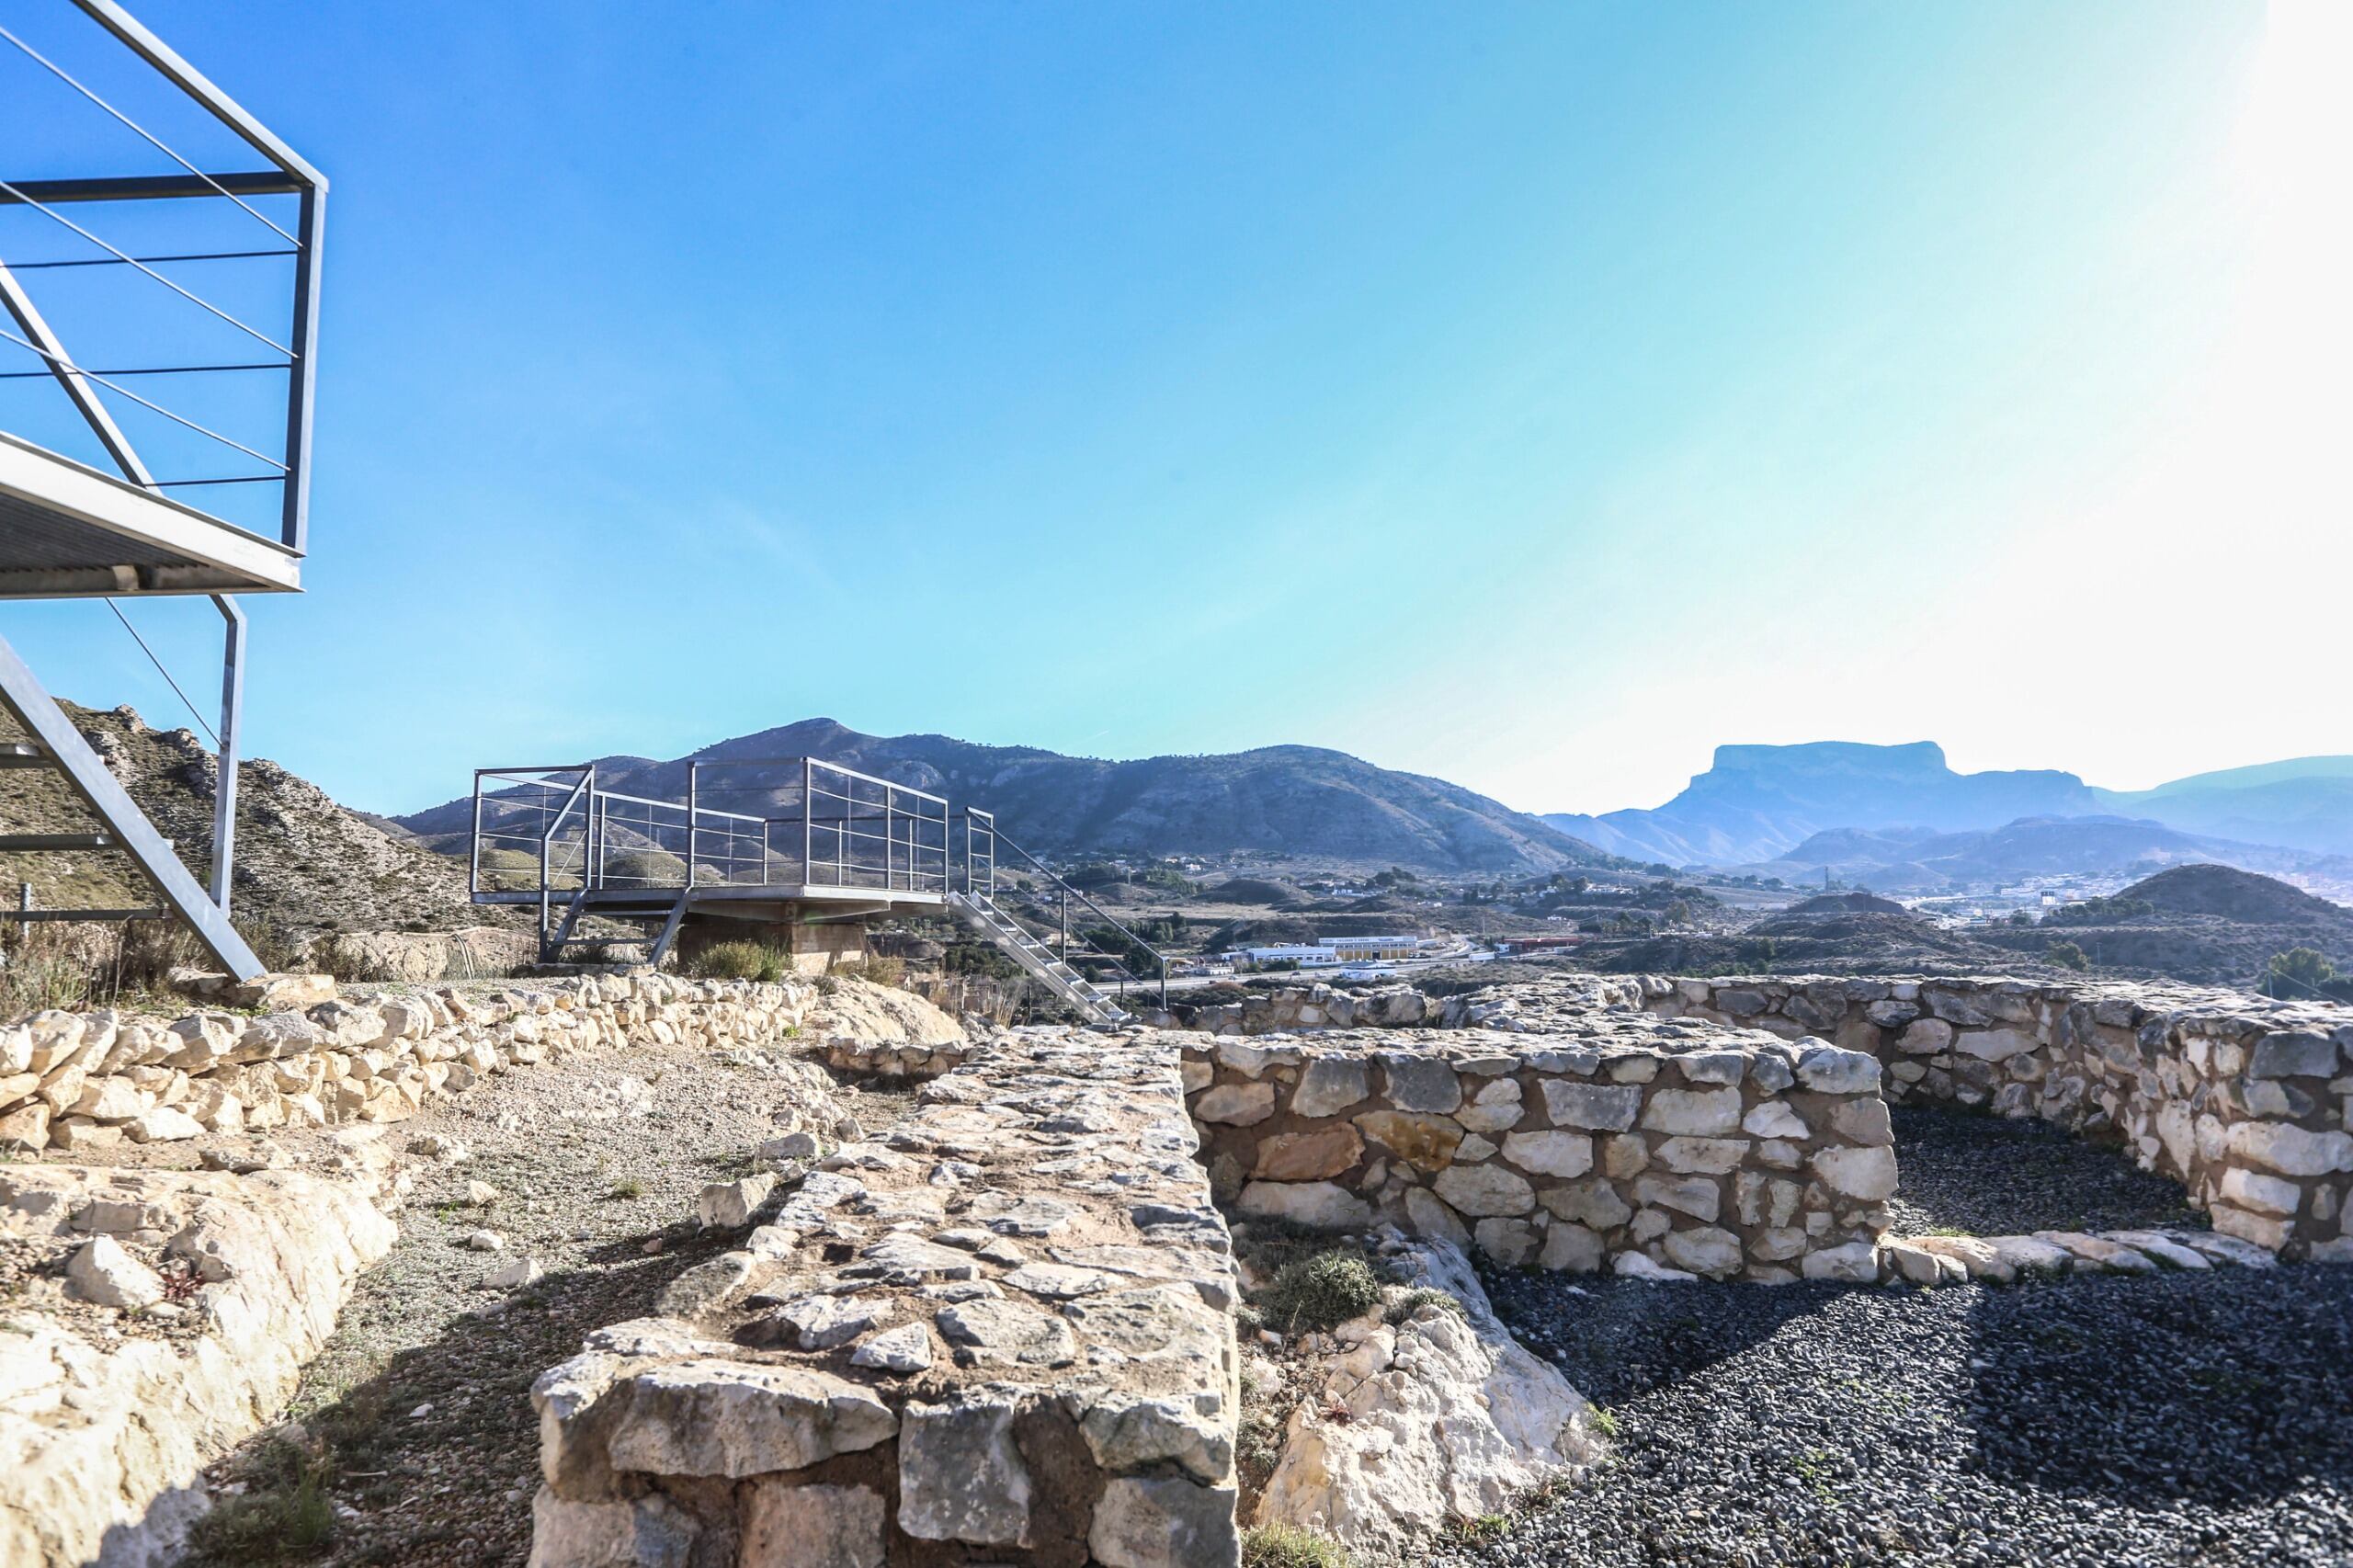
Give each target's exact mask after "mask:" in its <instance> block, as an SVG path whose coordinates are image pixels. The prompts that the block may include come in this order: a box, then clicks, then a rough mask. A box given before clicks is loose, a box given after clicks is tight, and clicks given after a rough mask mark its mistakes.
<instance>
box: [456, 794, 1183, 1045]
mask: <svg viewBox="0 0 2353 1568" xmlns="http://www.w3.org/2000/svg"><path fill="white" fill-rule="evenodd" d="M680 782H681V783H682V785H683V789H682V790H681V791H680V793H679V794H678V795H677V796H676V797H675V798H669V799H665V798H663V796H661V795H659V794H656V793H651V792H649V793H637V792H633V791H626V790H614V789H608V788H607V787H605V786H604V785H603V784H602V783H600V782H599V780H598V778H597V767H596V765H595V764H593V763H579V764H571V765H565V766H560V767H486V768H481V769H477V770H476V772H475V774H474V797H473V835H472V849H471V852H470V855H469V866H470V883H469V885H470V888H471V891H472V897H473V900H474V902H475V903H494V904H521V905H536V906H537V907H538V909H539V915H540V957H541V959H542V960H544V961H550V962H552V961H556V960H560V959H561V958H562V957H563V954H564V952H565V951H566V950H567V949H573V948H577V947H581V946H585V945H587V944H591V943H602V942H605V941H608V940H610V939H611V938H610V937H609V936H608V935H605V934H603V932H602V931H601V930H600V929H599V928H598V927H597V922H600V921H602V922H613V921H619V922H624V923H627V924H630V925H633V926H640V927H642V928H643V930H644V932H645V935H646V937H648V938H650V940H651V942H652V950H651V953H650V955H649V956H650V957H651V959H652V960H653V961H654V963H655V964H659V963H661V962H662V961H663V960H664V959H665V958H666V957H668V955H669V953H670V950H671V949H672V947H673V945H674V944H675V943H676V940H677V937H678V932H679V930H680V928H681V927H682V926H684V924H685V923H686V921H687V920H688V918H689V917H694V918H699V919H702V920H721V919H733V920H744V921H754V922H765V923H771V924H781V923H788V922H795V921H798V922H804V923H824V922H832V921H849V920H864V919H867V918H870V917H871V916H873V915H883V914H889V913H892V912H894V911H901V910H904V911H909V912H913V913H918V914H920V913H929V912H932V911H938V912H941V913H945V914H949V915H954V916H955V917H956V918H957V919H958V920H960V921H961V922H962V923H963V924H964V925H966V926H969V927H971V928H972V930H973V931H975V932H977V933H978V934H979V935H980V936H982V937H984V938H986V939H987V940H988V941H990V942H991V943H993V944H994V945H995V947H996V948H997V949H998V950H999V951H1001V952H1003V953H1004V954H1005V955H1006V957H1007V958H1009V959H1011V960H1013V961H1014V963H1015V964H1017V966H1019V968H1020V969H1021V970H1022V971H1023V972H1024V973H1027V974H1029V976H1031V977H1032V978H1034V979H1035V980H1037V981H1038V982H1039V983H1040V984H1041V985H1042V986H1044V987H1045V988H1046V990H1047V991H1049V992H1051V994H1053V995H1055V996H1057V997H1059V998H1060V999H1061V1000H1062V1001H1063V1002H1064V1003H1065V1004H1066V1005H1068V1006H1070V1007H1071V1009H1072V1010H1073V1011H1074V1012H1076V1013H1077V1014H1078V1015H1079V1016H1080V1017H1083V1018H1085V1019H1086V1021H1088V1022H1089V1023H1097V1024H1120V1023H1126V1022H1128V1021H1129V1020H1130V1019H1131V1018H1132V1017H1133V1016H1134V1015H1133V1014H1132V1013H1131V1011H1130V1010H1129V1009H1128V1007H1127V1006H1125V1002H1126V1000H1127V997H1128V994H1129V992H1130V990H1131V988H1142V987H1145V986H1157V987H1158V990H1159V994H1160V997H1161V1000H1162V1001H1163V1002H1164V1003H1165V1001H1166V999H1167V982H1168V960H1167V959H1166V957H1165V955H1163V954H1162V953H1160V952H1159V951H1158V950H1157V949H1154V948H1153V947H1152V946H1151V945H1150V944H1148V943H1146V942H1145V941H1143V940H1142V938H1141V937H1138V936H1136V935H1135V933H1134V932H1132V931H1131V930H1129V929H1128V927H1127V926H1124V925H1122V924H1121V923H1120V921H1119V920H1118V919H1117V918H1115V917H1114V916H1113V915H1111V914H1110V912H1109V911H1108V910H1106V909H1104V908H1103V906H1102V905H1101V904H1099V903H1097V902H1096V901H1095V900H1094V899H1092V898H1089V897H1088V896H1087V895H1086V892H1083V891H1081V890H1080V889H1078V888H1076V887H1074V886H1073V885H1071V883H1070V882H1068V881H1065V880H1064V879H1063V877H1062V875H1061V874H1060V873H1058V872H1056V871H1055V870H1053V869H1051V867H1049V866H1047V865H1046V864H1045V863H1044V862H1043V861H1041V860H1040V859H1039V858H1037V857H1036V856H1034V855H1032V854H1030V853H1029V851H1028V850H1026V849H1023V848H1022V847H1021V846H1019V845H1017V844H1015V843H1014V842H1013V841H1012V840H1010V839H1008V838H1006V836H1005V835H1004V834H1002V833H1001V832H999V831H998V830H997V826H996V819H995V816H994V815H992V814H991V813H990V812H986V811H983V810H981V809H979V808H977V807H966V808H963V809H962V810H961V811H960V810H956V809H953V808H951V807H950V806H949V802H948V801H947V800H946V799H945V798H944V797H942V796H939V795H935V794H932V793H931V792H930V791H928V790H917V789H915V788H913V787H911V786H908V785H904V784H896V783H893V782H892V781H891V780H889V779H887V778H876V777H874V776H873V775H872V774H868V773H860V772H858V771H857V770H855V769H853V768H847V767H841V766H840V765H839V764H837V763H831V762H826V761H824V760H822V759H820V758H817V757H806V756H801V757H754V758H726V759H706V760H699V761H695V762H690V763H688V764H687V765H686V767H685V768H684V770H683V777H682V778H681V780H680ZM640 788H641V789H643V788H647V787H645V786H640ZM1001 853H1002V854H1003V855H1004V856H1006V858H1008V859H1009V861H1010V867H1009V869H1008V870H1007V872H1006V876H1005V878H1004V880H1003V881H1000V878H999V857H1000V854H1001Z"/></svg>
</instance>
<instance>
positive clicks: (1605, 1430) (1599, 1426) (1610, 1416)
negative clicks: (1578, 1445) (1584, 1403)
mask: <svg viewBox="0 0 2353 1568" xmlns="http://www.w3.org/2000/svg"><path fill="white" fill-rule="evenodd" d="M1593 1429H1594V1430H1595V1431H1597V1432H1598V1433H1600V1434H1601V1435H1602V1436H1603V1437H1608V1438H1610V1439H1612V1440H1613V1441H1614V1440H1615V1439H1616V1438H1617V1436H1618V1434H1619V1433H1620V1431H1621V1430H1623V1428H1622V1427H1620V1426H1619V1423H1618V1413H1617V1412H1616V1411H1614V1410H1610V1409H1608V1408H1606V1407H1605V1406H1602V1405H1598V1404H1597V1405H1595V1406H1594V1407H1593Z"/></svg>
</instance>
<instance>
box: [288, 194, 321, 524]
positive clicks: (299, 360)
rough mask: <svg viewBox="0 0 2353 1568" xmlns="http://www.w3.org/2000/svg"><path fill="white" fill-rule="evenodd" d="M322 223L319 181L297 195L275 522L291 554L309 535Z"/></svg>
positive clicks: (317, 375)
mask: <svg viewBox="0 0 2353 1568" xmlns="http://www.w3.org/2000/svg"><path fill="white" fill-rule="evenodd" d="M326 221H327V187H326V182H325V181H324V180H322V181H320V182H319V183H318V184H316V185H313V186H311V187H306V188H305V189H304V190H303V192H302V207H301V212H300V214H299V215H298V217H297V222H296V223H295V227H294V240H295V243H296V244H299V245H300V246H301V255H300V256H296V257H295V258H294V316H293V323H294V335H293V338H292V340H291V342H290V344H289V345H288V347H290V348H292V349H293V351H294V369H293V370H292V372H291V376H292V384H291V385H290V386H289V387H288V389H287V393H286V453H285V456H286V485H285V489H284V492H283V494H284V496H285V507H284V511H283V514H282V516H281V517H280V521H279V541H280V542H281V543H283V544H284V545H285V546H286V548H287V549H289V550H290V551H293V552H294V553H295V554H296V555H301V553H303V551H304V550H305V549H306V548H307V547H308V545H309V541H310V537H311V400H312V398H313V396H315V395H316V394H317V392H318V386H319V354H318V342H319V263H320V250H319V236H320V235H321V234H322V233H324V230H325V226H326Z"/></svg>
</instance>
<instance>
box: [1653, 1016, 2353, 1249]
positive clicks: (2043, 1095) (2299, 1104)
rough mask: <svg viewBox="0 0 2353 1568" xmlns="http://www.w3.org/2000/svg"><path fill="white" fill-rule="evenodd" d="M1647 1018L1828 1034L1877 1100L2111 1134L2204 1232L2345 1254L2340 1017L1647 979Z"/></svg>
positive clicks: (2351, 1051) (2350, 1070)
mask: <svg viewBox="0 0 2353 1568" xmlns="http://www.w3.org/2000/svg"><path fill="white" fill-rule="evenodd" d="M1643 990H1644V995H1645V1004H1644V1005H1645V1006H1647V1007H1649V1008H1650V1009H1651V1010H1652V1011H1653V1012H1654V1013H1658V1014H1662V1015H1666V1016H1671V1017H1696V1018H1703V1019H1709V1020H1713V1021H1717V1022H1722V1023H1729V1024H1735V1025H1740V1026H1743V1027H1745V1028H1757V1029H1764V1030H1768V1031H1770V1032H1771V1033H1774V1034H1776V1035H1779V1036H1783V1037H1785V1038H1789V1039H1792V1040H1798V1039H1802V1038H1804V1037H1807V1036H1813V1037H1818V1038H1820V1039H1822V1040H1830V1041H1834V1042H1836V1044H1838V1045H1840V1046H1844V1047H1846V1048H1847V1049H1848V1050H1850V1051H1860V1052H1863V1053H1866V1054H1869V1055H1870V1056H1872V1057H1874V1058H1876V1059H1877V1060H1878V1061H1879V1062H1881V1063H1882V1065H1883V1066H1884V1067H1885V1070H1886V1075H1887V1097H1888V1098H1889V1099H1890V1100H1892V1101H1894V1102H1897V1103H1903V1102H1904V1101H1908V1100H1922V1101H1946V1102H1951V1103H1955V1104H1959V1105H1963V1106H1976V1107H1984V1108H1990V1109H1992V1110H1994V1111H1995V1112H1998V1113H2000V1114H2002V1115H2006V1116H2035V1117H2040V1118H2041V1119H2044V1120H2046V1121H2050V1122H2053V1123H2056V1124H2057V1125H2059V1126H2061V1127H2064V1128H2066V1129H2068V1130H2069V1131H2077V1132H2083V1133H2086V1134H2089V1135H2092V1136H2095V1137H2097V1136H2113V1137H2114V1138H2116V1139H2117V1140H2118V1141H2120V1142H2121V1143H2122V1145H2123V1147H2124V1148H2125V1149H2126V1150H2127V1151H2128V1152H2129V1153H2131V1156H2132V1158H2133V1159H2134V1160H2135V1161H2136V1162H2137V1163H2138V1164H2139V1165H2141V1166H2142V1167H2143V1169H2145V1170H2150V1171H2154V1172H2156V1173H2158V1174H2159V1175H2162V1176H2170V1177H2172V1178H2173V1179H2175V1180H2176V1181H2178V1182H2180V1183H2181V1184H2182V1186H2183V1187H2185V1188H2187V1189H2188V1193H2189V1196H2190V1199H2191V1200H2192V1201H2193V1202H2195V1203H2196V1204H2198V1205H2199V1206H2200V1208H2203V1209H2204V1210H2206V1211H2207V1213H2208V1215H2209V1216H2210V1218H2211V1221H2212V1223H2213V1226H2214V1228H2215V1229H2216V1230H2218V1231H2221V1232H2222V1233H2225V1234H2227V1235H2232V1236H2238V1237H2242V1238H2244V1239H2245V1240H2248V1241H2252V1242H2255V1243H2257V1244H2261V1245H2263V1246H2265V1247H2268V1248H2269V1249H2271V1250H2272V1251H2274V1252H2277V1253H2279V1254H2281V1255H2282V1256H2287V1257H2290V1258H2297V1257H2312V1258H2316V1259H2330V1260H2336V1261H2345V1262H2353V1212H2348V1210H2353V1015H2348V1014H2347V1011H2346V1010H2345V1009H2343V1008H2339V1007H2315V1006H2302V1005H2294V1004H2283V1003H2268V1002H2265V1001H2263V1000H2262V999H2260V998H2257V997H2253V996H2248V995H2245V994H2241V993H2235V992H2215V991H2201V990H2193V989H2189V988H2185V987H2174V986H2133V985H2119V986H2109V987H2092V986H2079V987H2063V986H2050V985H2040V984H2034V983H2027V982H2023V981H2012V980H1990V979H1971V980H1842V979H1813V980H1807V979H1786V978H1783V979H1771V978H1759V979H1717V980H1667V979H1650V980H1646V981H1645V982H1644V983H1643Z"/></svg>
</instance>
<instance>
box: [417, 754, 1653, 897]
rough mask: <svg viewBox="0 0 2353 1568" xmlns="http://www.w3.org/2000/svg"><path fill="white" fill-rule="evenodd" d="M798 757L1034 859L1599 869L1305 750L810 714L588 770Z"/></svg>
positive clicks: (1576, 847) (634, 789)
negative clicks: (961, 728)
mask: <svg viewBox="0 0 2353 1568" xmlns="http://www.w3.org/2000/svg"><path fill="white" fill-rule="evenodd" d="M779 756H815V757H822V758H824V759H825V760H828V761H832V762H837V763H840V764H841V765H843V766H844V767H853V768H857V769H858V770H859V771H860V772H864V773H870V774H874V775H876V776H878V777H881V778H888V779H891V780H892V781H894V782H897V783H903V784H908V785H912V786H914V787H915V788H916V789H919V790H931V791H933V792H934V793H936V794H940V795H945V796H947V797H948V798H949V800H950V801H954V802H955V803H957V804H958V805H963V804H972V805H977V806H985V807H987V808H988V809H989V810H991V811H993V812H995V813H996V815H997V821H998V824H1000V826H1002V828H1003V829H1004V831H1005V832H1006V835H1008V836H1010V837H1011V838H1013V839H1015V840H1017V842H1019V843H1020V844H1021V845H1023V846H1025V847H1027V848H1029V849H1031V850H1034V851H1036V852H1038V853H1040V854H1055V855H1072V854H1084V853H1094V852H1106V853H1114V854H1117V853H1128V854H1143V855H1164V856H1175V855H1201V856H1221V855H1227V854H1232V853H1235V852H1243V853H1254V854H1267V855H1277V856H1290V857H1292V858H1298V859H1302V860H1309V861H1325V862H1332V863H1336V864H1349V865H1359V866H1404V867H1407V868H1409V869H1414V870H1417V871H1438V872H1479V873H1507V874H1522V873H1526V872H1529V871H1539V872H1541V871H1552V870H1557V869H1561V868H1563V867H1569V866H1597V865H1606V864H1608V862H1609V858H1608V856H1606V855H1603V854H1601V853H1600V852H1599V851H1597V850H1596V849H1595V848H1594V847H1593V846H1591V845H1589V844H1586V843H1582V842H1580V841H1579V840H1577V839H1576V838H1574V837H1572V836H1570V835H1567V834H1565V833H1563V832H1562V831H1560V830H1559V829H1558V828H1555V827H1552V826H1548V825H1547V824H1544V823H1542V822H1540V821H1538V820H1537V819H1536V818H1534V817H1532V816H1529V815H1527V814H1525V813H1524V812H1515V811H1513V810H1511V809H1510V808H1508V807H1506V806H1504V805H1502V804H1500V803H1498V802H1497V801H1491V800H1489V799H1487V798H1486V797H1485V796H1484V795H1478V794H1473V793H1472V791H1470V790H1465V789H1462V788H1461V787H1460V786H1458V785H1453V784H1449V783H1447V782H1445V781H1444V780H1443V779H1438V778H1424V777H1422V776H1420V775H1418V774H1412V773H1394V772H1391V771H1390V770H1388V769H1386V768H1381V767H1374V766H1373V765H1372V764H1370V763H1369V762H1364V761H1361V760H1359V759H1358V758H1356V757H1353V756H1347V755H1345V754H1343V753H1340V752H1336V751H1324V750H1322V749H1319V748H1317V747H1313V746H1268V747H1266V748H1264V749H1262V750H1258V751H1248V752H1240V753H1235V754H1233V755H1230V756H1158V757H1149V758H1145V759H1142V760H1140V761H1133V762H1109V761H1103V760H1099V759H1097V758H1092V757H1076V756H1062V755H1060V754H1058V753H1055V752H1050V751H1041V750H1039V749H1038V748H1036V747H1034V746H989V745H977V744H972V742H969V741H959V740H951V739H950V738H949V737H948V736H946V735H894V736H878V735H867V734H861V733H858V732H857V731H855V730H851V729H847V728H845V727H844V726H843V725H841V724H838V723H835V722H834V721H833V720H831V719H810V720H804V721H802V722H800V723H796V724H788V725H786V726H784V727H783V728H781V729H775V730H764V731H761V732H760V733H756V734H751V735H745V736H742V737H739V738H738V739H735V740H730V741H722V742H720V743H719V744H716V745H711V746H706V747H704V748H703V749H702V750H701V751H699V752H696V753H694V754H693V756H691V757H680V758H676V759H674V760H671V761H666V762H657V761H654V760H651V759H649V758H646V757H637V756H616V757H605V758H601V759H599V760H598V762H597V774H598V779H599V782H600V784H605V785H607V786H608V787H610V788H613V789H617V790H624V791H626V792H629V793H632V794H640V795H647V796H652V797H654V798H658V799H683V798H684V796H685V793H686V784H687V764H688V762H689V761H716V760H723V759H726V758H730V757H734V758H753V757H779ZM394 820H395V821H397V822H398V823H399V824H401V825H402V826H403V827H405V828H407V829H409V830H410V831H411V832H413V833H415V834H417V835H420V836H421V837H425V838H426V839H428V840H438V841H440V842H442V843H444V844H445V846H446V844H447V841H448V835H456V834H462V833H464V832H465V831H466V830H467V829H468V827H469V825H470V824H471V820H472V803H471V801H470V799H460V800H456V801H450V802H449V803H448V804H447V805H442V806H436V807H434V808H432V809H431V810H428V811H424V812H416V813H415V814H413V815H410V816H404V817H399V818H396V819H394Z"/></svg>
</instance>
